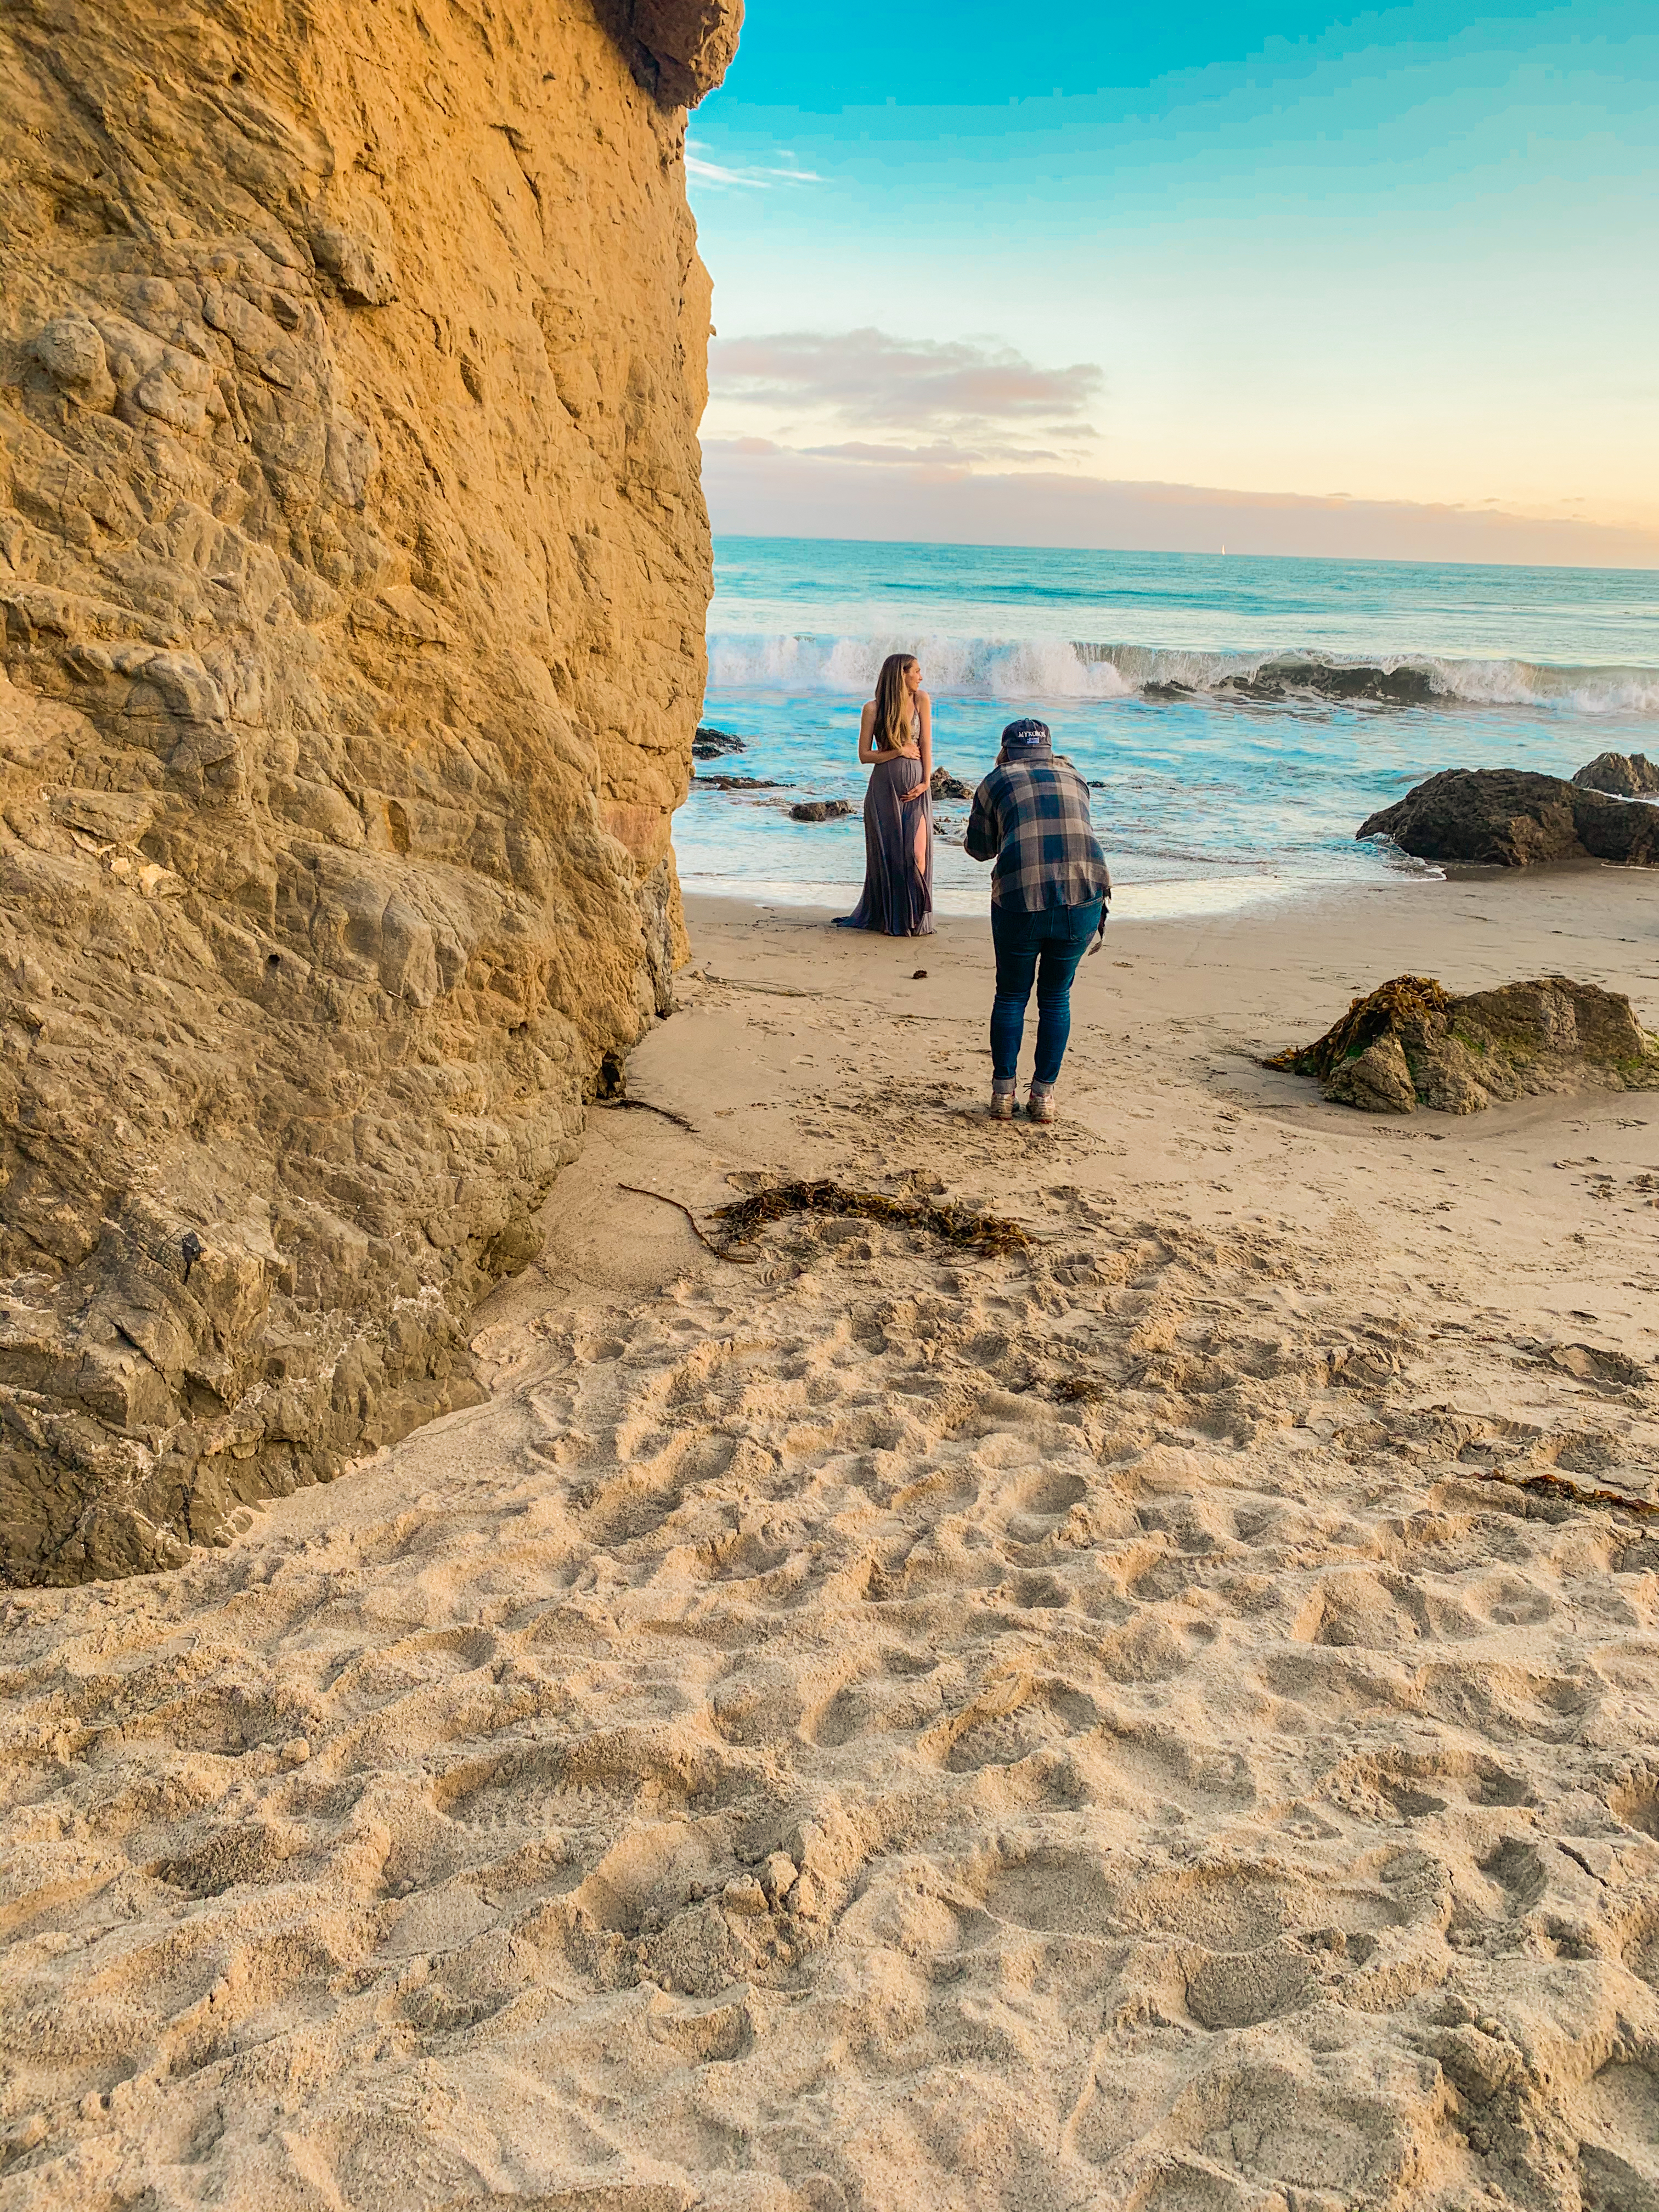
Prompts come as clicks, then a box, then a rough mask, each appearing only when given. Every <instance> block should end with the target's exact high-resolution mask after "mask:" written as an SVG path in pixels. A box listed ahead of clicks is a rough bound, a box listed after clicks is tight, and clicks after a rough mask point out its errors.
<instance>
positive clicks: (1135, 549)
mask: <svg viewBox="0 0 1659 2212" xmlns="http://www.w3.org/2000/svg"><path fill="white" fill-rule="evenodd" d="M1289 496H1291V497H1294V496H1296V495H1295V494H1291V495H1289ZM1468 511H1469V512H1478V511H1479V510H1468ZM1521 519H1522V520H1533V519H1534V518H1532V517H1523V518H1521ZM1562 527H1564V528H1569V529H1570V528H1574V527H1582V526H1576V525H1573V524H1564V525H1563V526H1562ZM1591 527H1594V526H1591ZM1601 527H1602V528H1613V527H1615V526H1613V525H1610V524H1603V525H1601ZM709 536H710V538H711V539H712V540H713V541H714V543H716V544H718V543H719V542H720V539H722V538H750V539H752V540H753V541H754V542H755V543H756V544H761V545H788V544H794V545H928V546H937V547H940V548H943V549H944V550H947V551H951V550H959V551H962V552H974V553H1082V554H1091V555H1097V556H1110V555H1113V554H1121V553H1129V554H1133V555H1135V556H1138V557H1139V558H1141V559H1146V560H1163V561H1296V562H1308V563H1310V564H1318V565H1319V566H1321V567H1326V568H1329V567H1332V566H1336V567H1341V568H1524V569H1526V570H1527V571H1528V573H1529V574H1557V575H1563V576H1651V575H1654V574H1659V555H1656V556H1655V558H1654V560H1653V562H1651V563H1644V562H1638V563H1635V564H1631V563H1628V562H1621V563H1619V564H1616V565H1615V564H1614V563H1613V562H1582V561H1468V560H1463V561H1427V560H1402V559H1401V558H1400V557H1399V556H1397V555H1394V554H1389V553H1229V552H1228V551H1227V550H1226V548H1225V546H1222V547H1219V548H1218V549H1217V550H1214V551H1207V550H1200V549H1199V548H1197V547H1190V546H1170V545H1055V544H1047V545H1044V544H1027V543H1024V542H1023V541H1021V540H1018V539H1016V538H906V537H897V536H884V535H882V534H880V533H879V532H877V533H874V534H872V535H870V536H866V537H858V538H854V537H847V536H843V535H842V533H840V532H836V531H829V530H814V531H803V530H721V529H717V528H714V527H713V526H711V528H710V531H709Z"/></svg>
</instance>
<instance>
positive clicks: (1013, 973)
mask: <svg viewBox="0 0 1659 2212" xmlns="http://www.w3.org/2000/svg"><path fill="white" fill-rule="evenodd" d="M1041 921H1042V915H1036V914H1015V913H1012V912H1010V913H1007V914H1005V913H1004V912H1003V910H1002V908H1000V906H993V908H991V942H992V944H993V945H994V947H995V948H996V956H997V990H996V996H995V998H994V999H993V1000H992V1001H991V1073H992V1075H993V1076H994V1079H996V1081H997V1082H999V1083H1012V1080H1013V1079H1014V1076H1015V1074H1016V1073H1017V1072H1018V1067H1019V1046H1020V1039H1021V1038H1022V1037H1023V1036H1024V1034H1025V1002H1026V1000H1028V999H1029V998H1030V995H1031V983H1032V980H1033V978H1034V977H1035V976H1036V964H1037V946H1038V944H1039V943H1040V942H1041V939H1040V937H1039V934H1038V930H1037V927H1036V925H1038V924H1040V923H1041Z"/></svg>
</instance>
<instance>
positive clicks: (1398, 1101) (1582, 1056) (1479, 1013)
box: [1262, 975, 1659, 1114]
mask: <svg viewBox="0 0 1659 2212" xmlns="http://www.w3.org/2000/svg"><path fill="white" fill-rule="evenodd" d="M1262 1064H1263V1066H1267V1067H1271V1068H1275V1069H1282V1070H1284V1071H1285V1072H1286V1073H1290V1074H1292V1075H1308V1076H1312V1077H1313V1078H1314V1079H1316V1081H1317V1082H1318V1084H1319V1085H1320V1088H1321V1089H1322V1091H1323V1092H1324V1094H1325V1096H1326V1097H1327V1098H1329V1099H1332V1100H1334V1102H1335V1103H1338V1104H1340V1105H1344V1106H1355V1107H1358V1108H1359V1109H1360V1110H1361V1111H1362V1112H1365V1113H1370V1114H1411V1113H1414V1112H1415V1111H1416V1110H1417V1109H1418V1107H1419V1106H1429V1107H1434V1108H1437V1109H1439V1110H1440V1111H1441V1112H1443V1113H1448V1114H1474V1113H1478V1112H1479V1111H1480V1109H1482V1108H1483V1107H1486V1106H1489V1105H1491V1104H1492V1102H1493V1101H1494V1100H1495V1099H1505V1098H1520V1097H1528V1096H1531V1095H1533V1094H1535V1093H1538V1092H1541V1091H1585V1090H1598V1091H1653V1090H1659V1036H1655V1035H1654V1034H1653V1033H1652V1032H1651V1031H1650V1030H1645V1029H1644V1028H1643V1026H1642V1024H1640V1023H1639V1022H1638V1020H1637V1018H1636V1016H1635V1013H1634V1012H1633V1011H1632V1007H1631V1003H1630V1000H1628V999H1627V998H1626V997H1624V996H1623V995H1622V994H1620V993H1619V992H1616V991H1604V990H1602V989H1601V988H1600V987H1599V986H1598V985H1596V984H1594V983H1576V982H1574V981H1571V978H1570V977H1568V976H1565V975H1542V976H1538V977H1534V979H1532V980H1531V981H1525V982H1518V983H1506V984H1504V985H1503V986H1501V987H1499V988H1498V989H1496V990H1492V991H1476V992H1474V993H1472V994H1470V995H1469V996H1468V997H1467V998H1455V997H1454V996H1453V995H1452V994H1451V993H1450V992H1449V991H1448V990H1447V989H1446V987H1445V986H1444V985H1443V983H1439V982H1437V981H1435V980H1434V979H1433V978H1432V977H1431V976H1426V975H1396V976H1395V978H1394V979H1393V980H1392V981H1390V982H1387V983H1384V984H1383V985H1381V986H1380V987H1378V988H1377V989H1376V990H1375V991H1372V992H1371V993H1370V994H1369V995H1368V996H1366V997H1364V998H1359V999H1356V1000H1353V1002H1352V1005H1351V1006H1349V1008H1348V1011H1347V1012H1346V1014H1344V1015H1343V1017H1342V1018H1341V1019H1340V1021H1338V1022H1336V1023H1334V1024H1333V1025H1332V1026H1331V1027H1330V1028H1329V1029H1328V1030H1326V1032H1325V1034H1324V1035H1323V1036H1321V1037H1316V1039H1315V1040H1314V1042H1312V1043H1311V1044H1306V1045H1292V1046H1291V1047H1290V1048H1288V1049H1286V1050H1285V1051H1284V1052H1280V1053H1275V1054H1273V1056H1272V1058H1271V1059H1268V1060H1264V1062H1263V1063H1262Z"/></svg>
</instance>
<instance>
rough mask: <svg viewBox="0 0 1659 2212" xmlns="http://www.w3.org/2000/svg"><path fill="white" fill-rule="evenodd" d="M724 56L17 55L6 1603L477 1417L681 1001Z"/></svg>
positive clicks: (704, 594)
mask: <svg viewBox="0 0 1659 2212" xmlns="http://www.w3.org/2000/svg"><path fill="white" fill-rule="evenodd" d="M740 12H741V11H740V9H739V7H738V5H737V4H735V0H732V4H727V0H633V4H632V5H631V6H629V7H627V8H625V9H620V10H612V13H611V18H609V19H608V21H610V22H611V29H610V30H607V28H606V27H604V26H602V25H601V23H600V22H599V21H597V20H596V18H595V15H594V13H593V11H592V9H591V8H589V7H588V6H587V5H586V0H533V4H532V0H502V4H501V6H498V7H496V8H495V9H493V10H491V11H489V16H488V28H487V29H486V28H485V27H484V25H483V21H482V19H476V18H475V16H474V15H470V14H468V13H466V12H465V11H464V10H459V9H452V10H451V11H449V12H448V14H447V15H445V14H442V13H440V14H439V15H436V16H431V15H429V13H428V15H422V13H420V12H418V11H417V10H416V9H414V8H413V7H412V6H411V5H410V4H408V0H388V4H384V5H382V6H380V8H378V9H376V10H375V11H374V28H373V36H372V40H371V39H370V38H369V36H368V33H367V32H366V31H365V28H364V24H363V21H362V12H361V11H360V10H358V9H353V8H349V7H347V6H345V5H344V4H343V0H319V5H317V6H316V7H313V8H312V9H308V10H307V11H303V12H302V13H301V15H296V16H295V17H293V18H292V19H289V18H284V19H283V23H282V25H281V27H280V28H277V27H275V18H271V19H270V21H266V20H265V19H264V18H258V19H257V20H256V19H255V18H254V17H250V16H248V15H246V12H245V11H244V12H240V13H239V12H237V11H234V10H233V11H229V12H227V11H226V10H225V9H222V8H219V7H216V6H212V5H210V4H208V0H174V3H173V4H172V5H169V6H166V7H163V6H161V5H160V4H159V0H124V4H123V5H121V6H120V7H118V8H115V9H63V8H61V7H59V6H58V5H56V4H55V0H16V4H15V5H14V6H12V7H11V8H9V9H7V10H6V11H5V14H4V16H3V21H0V74H3V81H4V82H5V85H6V88H7V91H6V99H5V101H4V103H3V106H0V161H3V168H4V174H5V178H6V184H5V203H6V221H5V224H4V227H3V230H0V459H3V465H0V887H3V907H0V1577H7V1578H10V1579H14V1580H40V1579H46V1580H58V1581H62V1580H68V1579H74V1578H76V1577H84V1576H89V1575H101V1574H116V1573H125V1572H129V1571H135V1570H138V1569H143V1568H147V1567H153V1566H155V1565H161V1564H165V1563H167V1562H169V1561H172V1560H174V1559H178V1558H179V1557H180V1556H181V1555H182V1554H183V1553H184V1552H185V1550H186V1549H187V1548H188V1547H189V1546H190V1545H191V1543H194V1542H200V1541H222V1540H223V1539H224V1537H225V1535H226V1534H227V1531H228V1528H230V1527H231V1526H232V1525H233V1516H234V1515H236V1513H237V1512H238V1510H239V1509H240V1507H241V1506H242V1505H244V1504H247V1503H249V1502H251V1501H253V1500H257V1499H258V1498H262V1497H264V1496H267V1495H270V1494H271V1493H273V1492H287V1491H290V1490H292V1489H293V1488H294V1487H295V1486H296V1485H297V1484H300V1483H305V1482H309V1481H312V1480H316V1479H319V1478H323V1477H330V1476H332V1475H333V1474H337V1473H338V1472H339V1471H340V1470H341V1469H342V1468H343V1467H344V1466H345V1465H346V1464H347V1463H348V1462H349V1460H350V1459H351V1458H352V1457H353V1456H354V1455H358V1454H361V1453H362V1452H364V1451H366V1450H369V1449H374V1447H376V1446H378V1445H380V1444H384V1443H390V1442H391V1441H392V1440H393V1439H394V1438H396V1437H399V1436H401V1435H403V1434H404V1431H407V1430H408V1429H410V1427H411V1426H413V1425H415V1424H416V1423H417V1422H419V1421H422V1420H424V1419H427V1418H428V1416H430V1415H431V1414H433V1413H438V1412H441V1411H443V1410H445V1409H447V1408H449V1407H455V1406H458V1405H462V1404H465V1403H467V1402H468V1401H471V1399H473V1398H475V1397H476V1396H477V1383H476V1382H475V1381H474V1379H473V1375H472V1366H471V1355H470V1353H469V1351H468V1345H467V1334H468V1332H467V1320H466V1316H467V1314H468V1312H469V1310H470V1308H471V1305H472V1304H473V1303H474V1301H475V1300H476V1299H477V1297H478V1296H479V1295H480V1294H481V1293H482V1292H483V1291H485V1290H487V1289H488V1288H489V1285H490V1284H491V1283H492V1282H493V1281H495V1280H496V1279H499V1278H500V1277H501V1275H502V1274H504V1273H512V1272H513V1270H515V1269H517V1268H519V1267H523V1266H525V1265H526V1264H527V1262H528V1261H530V1260H531V1259H532V1258H533V1256H534V1254H535V1251H536V1249H537V1246H538V1232H537V1228H536V1220H535V1217H536V1213H537V1209H538V1206H539V1205H540V1204H541V1202H542V1200H544V1198H545V1196H546V1194H547V1192H548V1189H549V1188H550V1184H551V1182H553V1179H554V1177H555V1176H556V1174H557V1173H558V1172H559V1171H560V1170H561V1169H562V1167H563V1166H564V1165H565V1164H566V1163H568V1161H569V1160H570V1159H571V1158H573V1156H574V1153H575V1152H576V1150H577V1147H578V1145H579V1142H580V1136H581V1133H582V1129H583V1124H584V1115H585V1107H586V1100H587V1099H588V1098H589V1097H591V1095H592V1091H593V1087H594V1084H595V1081H596V1077H597V1073H598V1071H599V1069H600V1068H601V1066H605V1065H607V1064H612V1065H616V1066H620V1065H621V1063H622V1061H623V1060H624V1059H625V1057H626V1055H627V1054H628V1052H629V1049H630V1048H631V1047H632V1046H633V1044H634V1043H635V1042H636V1041H637V1040H638V1038H639V1037H640V1036H641V1034H642V1033H643V1031H644V1030H645V1029H646V1028H647V1026H648V1025H649V1024H651V1023H653V1021H655V1020H656V1019H657V1018H659V1016H660V1015H662V1014H665V1013H666V1012H668V1011H669V1009H670V1006H671V974H672V970H673V968H674V966H675V963H676V962H677V961H678V960H679V959H680V958H681V957H683V953H684V932H683V928H682V924H681V919H680V905H679V891H678V884H677V882H676V878H675V874H674V863H673V858H672V854H671V848H670V842H669V829H670V822H671V816H672V812H673V810H674V808H675V806H676V805H678V803H679V801H680V800H681V799H683V798H684V794H685V791H686V787H687V780H688V775H689V772H690V749H691V739H692V732H693V730H694V728H695V726H696V717H697V713H698V709H699V706H700V702H701V701H702V695H703V686H704V678H705V673H706V669H705V659H704V652H703V647H702V631H703V623H704V616H705V612H706V609H707V605H708V597H709V592H710V582H711V572H710V552H709V544H708V527H707V520H706V516H705V511H704V507H703V501H702V492H701V489H700V487H699V454H698V448H697V442H696V426H697V421H698V418H699V416H700V414H701V412H702V406H703V402H704V398H705V396H706V394H705V390H704V368H703V364H704V360H705V342H706V339H707V336H708V299H709V294H708V278H707V276H706V274H705V272H704V270H703V269H702V264H701V263H700V262H699V260H698V258H697V254H696V240H695V234H694V230H693V227H692V223H691V219H690V214H689V212H688V210H687V207H686V203H685V197H684V112H683V103H684V101H686V100H690V99H692V98H694V97H696V94H698V93H699V92H701V91H702V90H705V89H707V88H708V85H709V84H710V83H712V82H714V80H715V78H716V77H717V76H718V74H719V71H720V68H721V67H722V66H723V64H724V61H725V60H726V59H727V58H729V57H730V52H731V48H732V43H733V41H734V40H735V35H736V28H737V24H738V20H739V16H740ZM365 45H372V47H373V53H372V56H368V57H365V56H364V54H363V52H362V49H363V48H364V46H365ZM365 70H366V71H367V74H365V73H364V72H365ZM642 85H643V88H642Z"/></svg>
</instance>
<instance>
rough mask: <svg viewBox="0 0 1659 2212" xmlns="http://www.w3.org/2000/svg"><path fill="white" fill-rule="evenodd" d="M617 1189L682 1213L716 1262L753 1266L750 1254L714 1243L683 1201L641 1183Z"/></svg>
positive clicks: (629, 1184) (698, 1240)
mask: <svg viewBox="0 0 1659 2212" xmlns="http://www.w3.org/2000/svg"><path fill="white" fill-rule="evenodd" d="M617 1189H618V1190H627V1191H631V1192H632V1193H633V1194H634V1196H635V1198H654V1199H655V1200H656V1201H657V1203H658V1205H659V1206H672V1207H673V1208H674V1210H675V1212H677V1213H683V1214H684V1216H685V1218H686V1219H687V1220H688V1221H689V1222H690V1224H691V1233H692V1235H693V1236H694V1237H696V1240H697V1242H698V1243H699V1244H706V1245H707V1246H708V1249H709V1250H710V1251H711V1252H712V1253H713V1254H714V1257H715V1258H716V1259H717V1260H725V1261H728V1262H729V1263H730V1264H731V1265H732V1267H752V1266H753V1264H754V1260H755V1255H754V1254H753V1253H752V1252H728V1251H727V1250H726V1248H725V1246H724V1245H721V1244H717V1243H715V1242H714V1238H713V1237H710V1236H709V1235H708V1232H707V1231H705V1230H704V1228H703V1227H702V1224H701V1223H700V1222H699V1221H698V1219H697V1217H696V1214H695V1213H693V1212H692V1211H691V1209H690V1206H688V1205H686V1203H685V1201H684V1199H678V1198H670V1196H669V1195H668V1193H667V1192H666V1191H665V1190H647V1188H645V1185H644V1184H643V1183H639V1182H619V1183H618V1184H617Z"/></svg>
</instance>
